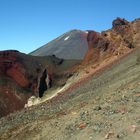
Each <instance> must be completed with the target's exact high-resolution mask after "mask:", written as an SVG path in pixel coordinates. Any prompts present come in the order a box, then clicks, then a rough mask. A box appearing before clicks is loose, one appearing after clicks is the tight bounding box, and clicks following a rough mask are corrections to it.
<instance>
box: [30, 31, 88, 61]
mask: <svg viewBox="0 0 140 140" xmlns="http://www.w3.org/2000/svg"><path fill="white" fill-rule="evenodd" d="M87 49H88V44H87V32H84V31H80V30H71V31H69V32H66V33H65V34H63V35H61V36H59V37H58V38H56V39H54V40H52V41H51V42H49V43H47V44H45V45H44V46H42V47H40V48H38V49H37V50H35V51H33V52H31V53H30V54H31V55H34V56H48V55H55V56H56V57H58V58H63V59H83V57H84V56H85V53H86V52H87Z"/></svg>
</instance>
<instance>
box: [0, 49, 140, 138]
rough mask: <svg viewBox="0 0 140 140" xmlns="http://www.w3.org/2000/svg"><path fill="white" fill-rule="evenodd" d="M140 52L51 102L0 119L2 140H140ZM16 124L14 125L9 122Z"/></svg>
mask: <svg viewBox="0 0 140 140" xmlns="http://www.w3.org/2000/svg"><path fill="white" fill-rule="evenodd" d="M139 57H140V49H137V50H135V51H134V52H133V53H131V54H130V55H128V56H127V57H125V58H123V59H122V60H120V61H118V62H117V63H115V64H113V65H112V66H110V67H108V68H107V69H106V70H104V71H103V72H101V73H98V74H96V75H94V76H92V77H91V78H90V79H89V80H88V81H87V82H86V84H82V85H81V86H80V87H78V88H76V89H74V90H72V91H70V92H67V93H65V94H61V95H59V97H57V98H54V99H53V100H52V101H48V102H46V103H43V104H41V105H39V106H35V107H32V108H30V109H29V110H28V109H27V110H23V111H21V112H17V113H15V114H12V115H10V116H8V117H6V118H2V119H1V120H0V126H1V127H0V138H1V139H9V140H12V139H26V140H28V139H30V140H31V139H40V140H46V139H48V140H49V139H54V140H59V139H61V140H65V139H68V140H69V139H70V140H71V139H77V140H80V139H86V140H88V139H98V140H102V139H108V138H112V139H127V140H131V139H133V140H137V139H138V138H139V132H140V129H139V127H140V124H139V119H140V118H139V111H140V108H139V105H140V102H139V92H140V88H139V83H140V79H139V76H140V62H139ZM11 122H12V123H11Z"/></svg>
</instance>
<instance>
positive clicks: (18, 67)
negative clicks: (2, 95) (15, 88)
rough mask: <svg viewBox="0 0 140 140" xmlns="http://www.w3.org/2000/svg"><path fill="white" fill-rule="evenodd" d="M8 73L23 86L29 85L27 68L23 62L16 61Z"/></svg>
mask: <svg viewBox="0 0 140 140" xmlns="http://www.w3.org/2000/svg"><path fill="white" fill-rule="evenodd" d="M6 73H7V75H8V76H10V77H11V78H12V79H14V80H15V81H16V82H17V83H18V84H19V85H20V86H21V87H28V86H29V80H28V79H27V76H26V70H25V69H24V68H23V66H22V64H20V63H18V62H16V63H14V64H13V65H12V66H11V67H10V68H9V69H7V71H6Z"/></svg>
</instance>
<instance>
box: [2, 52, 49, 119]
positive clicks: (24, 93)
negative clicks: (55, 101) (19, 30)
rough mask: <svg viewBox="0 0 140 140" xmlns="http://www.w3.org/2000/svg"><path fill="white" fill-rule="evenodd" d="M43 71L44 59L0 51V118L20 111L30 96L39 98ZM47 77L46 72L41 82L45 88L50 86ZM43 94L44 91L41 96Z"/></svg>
mask: <svg viewBox="0 0 140 140" xmlns="http://www.w3.org/2000/svg"><path fill="white" fill-rule="evenodd" d="M44 69H45V70H46V61H45V60H44V58H36V57H33V56H29V55H25V54H22V53H19V52H18V51H13V50H8V51H0V93H1V98H0V114H1V115H0V117H2V116H4V115H7V114H9V113H10V112H13V111H15V110H19V109H22V108H23V107H24V105H25V103H26V102H27V99H28V98H29V97H31V96H32V95H37V96H40V95H39V90H42V89H43V88H42V85H40V78H41V76H42V73H43V71H44ZM48 75H49V74H48V71H46V76H44V79H43V80H42V81H41V82H42V83H43V84H44V85H45V86H46V85H47V84H48V85H49V84H50V83H49V81H50V80H49V77H47V76H48ZM46 79H47V83H46ZM49 86H50V85H49ZM39 87H40V89H39ZM47 88H49V87H47V86H46V88H45V89H47ZM43 92H44V90H43V91H42V93H41V94H43Z"/></svg>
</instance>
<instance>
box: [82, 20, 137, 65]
mask: <svg viewBox="0 0 140 140" xmlns="http://www.w3.org/2000/svg"><path fill="white" fill-rule="evenodd" d="M139 27H140V20H139V19H138V20H135V21H133V22H128V21H127V20H125V19H122V18H116V19H115V20H114V21H113V22H112V29H110V30H107V31H103V32H101V33H98V32H95V31H88V35H87V42H88V51H87V53H86V55H85V57H84V60H83V64H87V63H90V62H92V63H94V62H98V61H99V60H101V59H105V58H106V57H108V58H109V57H111V56H114V55H116V56H119V55H123V54H125V53H127V52H128V51H129V50H130V49H133V48H136V47H138V46H139V45H140V42H139V39H138V38H139V35H140V30H139Z"/></svg>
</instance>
